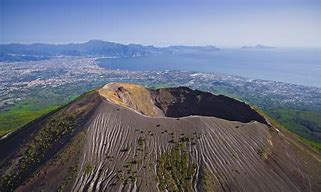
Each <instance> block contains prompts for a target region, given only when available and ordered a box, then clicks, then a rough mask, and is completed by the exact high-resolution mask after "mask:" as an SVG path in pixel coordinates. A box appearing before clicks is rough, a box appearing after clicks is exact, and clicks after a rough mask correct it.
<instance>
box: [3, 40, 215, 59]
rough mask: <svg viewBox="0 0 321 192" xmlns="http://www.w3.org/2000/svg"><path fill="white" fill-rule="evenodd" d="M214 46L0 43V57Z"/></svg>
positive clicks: (123, 53) (117, 54) (119, 53)
mask: <svg viewBox="0 0 321 192" xmlns="http://www.w3.org/2000/svg"><path fill="white" fill-rule="evenodd" d="M218 50H219V49H218V48H216V47H214V46H168V47H155V46H153V45H140V44H127V45H125V44H120V43H115V42H109V41H102V40H90V41H88V42H85V43H69V44H47V43H32V44H19V43H11V44H2V45H0V61H11V60H12V61H15V60H19V59H20V60H22V59H23V58H24V57H26V56H28V57H29V58H30V59H37V58H35V57H39V58H40V59H41V57H52V56H95V57H137V56H149V55H160V54H177V53H184V52H190V51H218Z"/></svg>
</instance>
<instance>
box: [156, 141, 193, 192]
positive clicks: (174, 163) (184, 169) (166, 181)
mask: <svg viewBox="0 0 321 192" xmlns="http://www.w3.org/2000/svg"><path fill="white" fill-rule="evenodd" d="M181 142H185V141H181ZM181 142H180V143H179V144H176V145H175V147H174V148H173V149H171V150H170V151H168V152H165V153H163V154H162V155H161V157H160V158H159V160H158V164H157V167H156V171H157V179H158V182H159V189H160V190H162V191H164V190H165V189H167V190H168V191H193V190H192V189H193V188H192V178H193V176H194V174H195V170H196V165H195V163H193V162H192V160H191V159H190V155H189V152H187V150H186V148H187V147H186V145H187V143H181Z"/></svg>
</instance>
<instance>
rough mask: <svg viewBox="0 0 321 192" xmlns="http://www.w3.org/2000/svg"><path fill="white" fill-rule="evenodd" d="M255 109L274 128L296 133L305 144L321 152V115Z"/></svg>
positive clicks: (296, 111) (305, 112) (290, 110)
mask: <svg viewBox="0 0 321 192" xmlns="http://www.w3.org/2000/svg"><path fill="white" fill-rule="evenodd" d="M255 109H256V111H258V112H259V113H260V114H262V115H264V116H265V117H267V118H268V120H269V121H270V122H271V123H272V124H273V125H274V126H276V127H278V128H281V129H283V130H289V131H290V132H291V133H295V134H296V135H295V136H296V137H298V138H299V139H300V140H302V141H303V142H304V143H306V144H308V145H310V146H311V147H313V148H315V149H317V150H320V151H321V141H320V137H321V135H320V133H321V113H319V112H315V111H301V110H297V109H273V110H265V111H266V112H264V111H263V110H261V109H259V108H255ZM309 128H312V130H314V131H316V132H313V131H311V129H309ZM317 135H318V136H319V138H317V137H316V136H317Z"/></svg>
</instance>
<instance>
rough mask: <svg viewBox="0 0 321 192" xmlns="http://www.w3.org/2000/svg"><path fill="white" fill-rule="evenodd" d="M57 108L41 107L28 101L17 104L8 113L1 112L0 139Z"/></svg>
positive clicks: (52, 106) (53, 106)
mask: <svg viewBox="0 0 321 192" xmlns="http://www.w3.org/2000/svg"><path fill="white" fill-rule="evenodd" d="M56 108H58V105H47V106H41V105H38V104H36V103H35V102H28V101H24V102H20V103H17V104H16V105H14V106H13V107H11V108H10V109H9V110H8V111H3V112H0V137H1V136H3V135H5V134H7V133H9V132H11V131H14V130H16V129H17V128H19V127H22V126H23V125H25V124H27V123H28V122H30V121H32V120H34V119H37V118H38V117H40V116H41V115H44V114H46V113H48V112H50V111H52V110H54V109H56Z"/></svg>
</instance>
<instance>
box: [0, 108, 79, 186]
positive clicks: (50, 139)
mask: <svg viewBox="0 0 321 192" xmlns="http://www.w3.org/2000/svg"><path fill="white" fill-rule="evenodd" d="M75 125H76V118H75V115H73V114H64V113H62V114H56V115H54V116H53V117H51V118H50V119H49V120H47V121H46V122H45V123H44V125H43V127H42V129H40V131H39V132H38V133H37V134H36V135H35V137H34V138H33V140H32V141H31V142H30V143H29V144H28V146H26V147H25V148H23V149H22V152H21V153H22V157H21V158H20V159H19V162H18V165H17V170H16V171H15V172H14V173H12V174H8V175H5V176H4V177H2V178H1V185H2V186H1V188H2V189H5V191H13V189H15V187H16V186H17V185H18V184H19V183H20V182H21V179H22V176H23V175H26V174H28V172H29V171H31V169H33V167H35V166H36V165H37V164H39V163H41V162H42V161H43V160H44V159H45V157H46V154H48V153H51V152H52V150H51V149H52V147H53V146H54V145H55V144H58V143H59V142H60V141H61V139H62V138H63V137H64V136H66V135H67V134H69V133H71V132H72V131H73V130H74V128H75Z"/></svg>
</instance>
